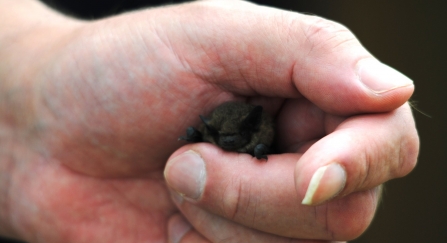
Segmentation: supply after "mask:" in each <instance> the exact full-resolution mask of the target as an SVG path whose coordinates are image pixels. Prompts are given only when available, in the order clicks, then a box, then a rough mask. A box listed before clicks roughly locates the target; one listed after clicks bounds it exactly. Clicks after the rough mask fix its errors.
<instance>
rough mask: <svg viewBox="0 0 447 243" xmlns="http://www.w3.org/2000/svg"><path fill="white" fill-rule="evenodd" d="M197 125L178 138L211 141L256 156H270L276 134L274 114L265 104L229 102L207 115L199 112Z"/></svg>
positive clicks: (227, 148) (259, 157) (264, 157)
mask: <svg viewBox="0 0 447 243" xmlns="http://www.w3.org/2000/svg"><path fill="white" fill-rule="evenodd" d="M200 119H201V120H202V122H203V123H202V124H201V125H200V126H199V128H198V129H195V128H194V127H188V128H187V129H186V136H181V137H180V138H179V140H186V141H188V142H209V143H212V144H215V145H217V146H219V147H221V148H222V149H224V150H227V151H235V152H241V153H249V154H251V155H254V156H255V157H256V158H257V159H266V160H267V159H268V158H267V153H268V152H269V151H270V147H271V146H272V142H273V137H274V135H275V130H274V124H273V120H272V118H271V116H270V115H269V114H267V113H266V112H263V109H262V106H254V105H250V104H246V103H242V102H227V103H223V104H222V105H220V106H218V107H217V108H216V109H215V110H214V111H213V112H212V113H211V114H210V116H209V118H206V117H204V116H200Z"/></svg>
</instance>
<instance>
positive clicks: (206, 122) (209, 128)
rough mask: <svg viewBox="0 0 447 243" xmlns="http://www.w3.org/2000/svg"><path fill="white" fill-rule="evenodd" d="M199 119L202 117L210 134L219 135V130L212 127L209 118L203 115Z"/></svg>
mask: <svg viewBox="0 0 447 243" xmlns="http://www.w3.org/2000/svg"><path fill="white" fill-rule="evenodd" d="M199 117H200V120H202V122H203V124H205V127H206V129H208V131H209V132H210V133H212V134H217V133H218V132H217V130H216V129H215V128H214V127H213V126H211V124H210V119H209V118H206V117H204V116H202V115H199Z"/></svg>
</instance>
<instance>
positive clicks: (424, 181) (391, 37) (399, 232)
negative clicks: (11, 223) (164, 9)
mask: <svg viewBox="0 0 447 243" xmlns="http://www.w3.org/2000/svg"><path fill="white" fill-rule="evenodd" d="M45 2H47V3H50V4H53V5H57V6H58V7H59V8H62V9H65V11H69V12H70V13H71V14H74V15H77V16H81V17H84V18H88V19H91V18H97V17H100V16H104V15H109V14H113V13H119V12H122V11H125V10H127V9H132V8H136V7H141V6H147V5H148V2H156V4H160V3H167V2H168V3H175V2H180V1H174V0H173V1H163V0H158V1H145V0H133V1H132V0H127V1H125V0H119V1H106V0H78V1H63V0H60V1H57V0H46V1H45ZM112 2H114V3H112ZM253 2H258V3H262V4H266V5H270V6H275V7H279V8H283V9H288V10H293V11H298V12H304V13H310V14H315V15H319V16H322V17H325V18H328V19H332V20H335V21H337V22H340V23H342V24H344V25H345V26H347V27H348V28H349V29H351V30H352V31H353V32H354V33H355V34H356V36H357V37H358V38H359V39H360V41H361V42H362V44H363V45H364V46H365V47H366V48H367V49H368V50H369V51H370V52H371V53H372V54H373V55H375V56H376V57H377V58H378V59H380V60H381V61H382V62H384V63H386V64H388V65H390V66H392V67H395V68H396V69H398V70H400V71H401V72H402V73H404V74H406V75H407V76H409V77H410V78H411V79H413V80H414V82H415V85H416V92H415V94H414V95H413V97H412V100H413V101H414V102H415V103H416V106H417V108H418V109H419V110H421V111H422V112H424V113H426V114H428V115H429V116H425V115H423V114H421V113H419V112H417V111H415V112H414V114H415V118H416V122H417V127H418V131H419V135H420V139H421V152H420V156H419V162H418V165H417V167H416V169H415V170H414V171H413V172H412V173H411V174H410V175H409V176H407V177H405V178H402V179H396V180H393V181H390V182H388V183H387V184H386V189H385V192H384V197H383V202H382V204H381V205H380V207H379V210H378V213H377V215H376V217H375V219H374V221H373V223H372V225H371V226H370V228H369V229H368V230H367V232H366V233H365V234H364V235H363V236H361V237H360V238H358V239H357V240H355V241H353V242H356V243H367V242H368V243H369V242H374V243H377V242H381V243H396V242H407V243H408V242H410V243H412V242H447V180H446V178H447V129H446V125H447V112H446V108H445V106H446V105H447V95H445V94H444V95H443V93H444V90H445V89H447V71H446V70H447V67H444V66H446V65H447V47H446V45H447V1H430V0H428V1H422V0H394V1H386V0H364V1H355V0H312V1H296V0H295V1H286V0H276V1H274V0H259V1H253ZM0 241H1V239H0ZM5 242H6V241H5Z"/></svg>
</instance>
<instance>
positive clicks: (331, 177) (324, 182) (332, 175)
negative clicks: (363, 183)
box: [301, 163, 346, 205]
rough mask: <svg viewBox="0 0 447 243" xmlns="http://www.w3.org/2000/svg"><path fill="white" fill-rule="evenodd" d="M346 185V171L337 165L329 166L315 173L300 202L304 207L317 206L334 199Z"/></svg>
mask: <svg viewBox="0 0 447 243" xmlns="http://www.w3.org/2000/svg"><path fill="white" fill-rule="evenodd" d="M345 183H346V171H345V170H344V168H343V167H342V166H341V165H339V164H337V163H333V164H329V165H326V166H323V167H320V168H319V169H318V170H317V171H315V173H314V175H313V176H312V179H311V180H310V183H309V186H308V188H307V191H306V195H305V196H304V199H303V201H302V202H301V203H302V204H304V205H317V204H320V203H323V202H325V201H327V200H329V199H331V198H333V197H335V196H336V195H337V194H338V193H339V192H341V190H343V188H344V187H345Z"/></svg>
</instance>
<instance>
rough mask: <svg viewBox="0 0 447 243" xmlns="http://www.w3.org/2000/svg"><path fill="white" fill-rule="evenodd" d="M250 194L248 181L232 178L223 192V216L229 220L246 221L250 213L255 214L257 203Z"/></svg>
mask: <svg viewBox="0 0 447 243" xmlns="http://www.w3.org/2000/svg"><path fill="white" fill-rule="evenodd" d="M252 195H253V193H252V187H251V184H250V182H249V181H244V180H243V179H240V178H238V179H234V180H232V182H231V184H230V185H228V187H227V190H226V193H224V199H223V211H224V212H223V213H224V216H225V217H227V218H228V219H231V220H236V221H239V220H242V221H246V218H247V217H250V215H253V216H254V215H256V213H255V212H256V209H257V206H256V205H257V203H256V200H253V198H252Z"/></svg>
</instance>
